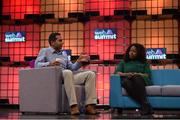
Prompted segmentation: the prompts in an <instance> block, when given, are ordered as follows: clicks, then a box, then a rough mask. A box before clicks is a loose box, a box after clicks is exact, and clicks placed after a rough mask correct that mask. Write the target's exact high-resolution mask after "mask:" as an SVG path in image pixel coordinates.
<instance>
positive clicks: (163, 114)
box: [0, 108, 180, 119]
mask: <svg viewBox="0 0 180 120" xmlns="http://www.w3.org/2000/svg"><path fill="white" fill-rule="evenodd" d="M98 111H99V112H100V114H99V115H85V114H81V115H79V116H72V115H69V114H65V113H64V114H57V115H53V114H42V113H41V114H37V113H36V114H35V113H31V114H30V113H28V114H22V113H20V112H19V109H15V108H13V109H11V108H0V119H143V118H144V119H153V118H155V119H162V118H163V119H177V118H180V110H154V111H155V112H154V114H153V115H152V116H141V115H140V114H139V111H137V110H124V111H123V113H122V114H118V113H117V111H115V112H112V110H111V109H98Z"/></svg>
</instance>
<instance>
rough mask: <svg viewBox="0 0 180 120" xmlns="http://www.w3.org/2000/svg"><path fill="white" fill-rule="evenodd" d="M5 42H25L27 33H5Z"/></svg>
mask: <svg viewBox="0 0 180 120" xmlns="http://www.w3.org/2000/svg"><path fill="white" fill-rule="evenodd" d="M5 42H25V32H5Z"/></svg>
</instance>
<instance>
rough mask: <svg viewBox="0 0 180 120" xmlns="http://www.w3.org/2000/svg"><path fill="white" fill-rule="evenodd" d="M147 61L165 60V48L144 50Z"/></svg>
mask: <svg viewBox="0 0 180 120" xmlns="http://www.w3.org/2000/svg"><path fill="white" fill-rule="evenodd" d="M146 58H147V59H152V60H154V59H166V49H165V48H147V49H146Z"/></svg>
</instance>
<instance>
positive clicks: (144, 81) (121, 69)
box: [115, 43, 152, 115]
mask: <svg viewBox="0 0 180 120" xmlns="http://www.w3.org/2000/svg"><path fill="white" fill-rule="evenodd" d="M150 73H151V70H150V67H149V64H148V63H147V60H146V53H145V48H144V47H143V45H141V44H137V43H136V44H132V45H130V46H129V47H128V49H127V51H126V54H125V56H124V60H122V61H121V62H120V63H119V64H118V66H117V69H116V70H115V74H118V75H120V76H121V78H122V86H123V87H124V89H125V90H126V91H127V93H128V95H129V96H130V97H131V98H132V99H134V100H135V101H136V102H137V103H139V104H140V105H141V114H142V115H148V114H152V108H151V105H150V104H149V102H148V100H147V95H146V89H145V86H148V85H151V84H152V83H151V81H150Z"/></svg>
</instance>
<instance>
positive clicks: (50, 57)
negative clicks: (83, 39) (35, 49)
mask: <svg viewBox="0 0 180 120" xmlns="http://www.w3.org/2000/svg"><path fill="white" fill-rule="evenodd" d="M57 59H59V60H60V67H61V68H62V69H70V70H72V71H74V70H78V69H79V68H80V67H81V64H80V63H78V62H75V63H74V64H73V63H72V62H71V61H70V60H69V59H68V56H67V54H66V53H64V52H63V51H62V50H60V51H55V50H54V49H53V48H52V47H49V48H42V49H41V50H40V52H39V55H38V56H37V58H36V61H35V67H36V68H41V67H47V66H48V65H49V64H50V62H52V61H55V60H57Z"/></svg>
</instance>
